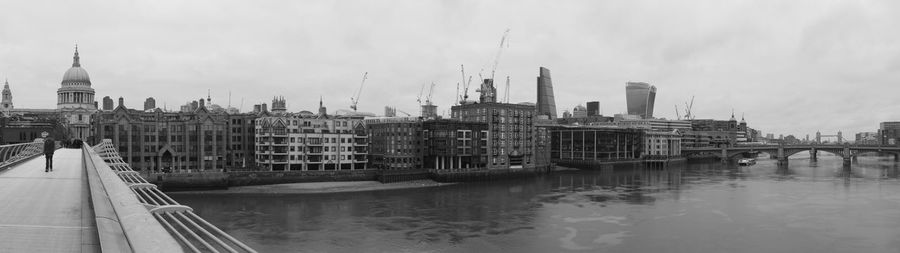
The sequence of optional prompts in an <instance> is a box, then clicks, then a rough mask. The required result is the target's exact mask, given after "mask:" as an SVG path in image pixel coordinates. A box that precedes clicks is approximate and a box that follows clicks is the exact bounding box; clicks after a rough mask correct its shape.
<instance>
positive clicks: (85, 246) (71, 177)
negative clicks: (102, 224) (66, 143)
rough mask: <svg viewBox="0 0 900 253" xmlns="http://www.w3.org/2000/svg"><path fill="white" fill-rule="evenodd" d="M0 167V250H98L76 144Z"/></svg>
mask: <svg viewBox="0 0 900 253" xmlns="http://www.w3.org/2000/svg"><path fill="white" fill-rule="evenodd" d="M44 162H45V160H44V157H43V156H38V157H35V158H32V159H30V160H28V161H25V162H22V163H20V164H17V165H15V166H13V167H11V168H8V169H7V170H5V171H0V214H2V215H0V252H99V251H100V245H99V239H98V238H99V237H98V233H97V226H96V221H95V217H94V209H93V205H92V204H91V200H90V194H91V193H90V190H89V188H88V180H87V175H86V170H85V168H84V166H83V163H82V152H81V150H80V149H59V150H57V151H56V153H55V155H54V156H53V167H54V168H53V171H52V172H44Z"/></svg>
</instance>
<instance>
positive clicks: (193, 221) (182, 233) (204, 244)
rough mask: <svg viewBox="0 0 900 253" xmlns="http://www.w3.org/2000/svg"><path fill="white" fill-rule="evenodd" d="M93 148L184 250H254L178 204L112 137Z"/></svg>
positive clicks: (190, 209) (186, 207)
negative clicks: (125, 156)
mask: <svg viewBox="0 0 900 253" xmlns="http://www.w3.org/2000/svg"><path fill="white" fill-rule="evenodd" d="M93 149H94V151H95V152H96V153H97V154H98V155H99V157H101V158H102V159H103V161H104V162H105V163H106V164H107V165H109V166H107V167H109V169H110V170H111V172H113V173H114V174H115V175H116V176H117V177H118V178H119V180H120V181H121V182H123V183H125V184H126V185H127V186H128V188H129V190H130V191H131V192H132V193H133V194H134V195H135V196H137V199H138V201H140V203H141V204H143V205H144V206H145V208H146V209H147V211H148V212H149V213H150V214H151V215H152V217H153V218H154V219H156V220H157V222H158V223H159V224H161V225H162V227H163V228H165V230H166V231H167V232H168V233H169V234H171V235H172V236H173V238H175V239H176V240H175V241H176V242H178V243H179V244H180V245H181V247H182V249H183V250H186V251H192V252H233V253H238V252H256V250H254V249H252V248H250V247H249V246H247V245H246V244H244V243H242V242H240V241H238V240H237V239H235V238H234V237H232V236H230V235H228V233H225V232H224V231H222V230H221V229H219V228H218V227H216V226H214V225H212V224H211V223H209V222H207V221H206V220H204V219H203V218H201V217H200V216H199V215H197V214H195V213H194V210H193V209H192V208H190V207H188V206H184V205H181V204H180V203H178V202H177V201H175V200H174V199H172V198H171V197H169V196H168V195H166V194H165V193H164V192H162V191H160V190H159V189H158V188H157V187H156V185H154V184H151V183H149V182H148V181H147V180H146V179H144V178H143V177H142V176H141V174H140V172H137V171H134V170H133V169H132V168H131V166H130V165H128V163H126V162H125V161H124V160H123V159H122V157H121V156H119V154H118V152H117V151H116V149H115V146H114V145H113V144H112V141H110V140H109V139H104V140H103V142H102V143H100V144H99V145H97V146H95V147H94V148H93Z"/></svg>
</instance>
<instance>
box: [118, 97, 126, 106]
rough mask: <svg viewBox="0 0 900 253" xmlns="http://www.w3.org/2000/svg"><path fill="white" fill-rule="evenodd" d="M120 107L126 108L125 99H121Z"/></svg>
mask: <svg viewBox="0 0 900 253" xmlns="http://www.w3.org/2000/svg"><path fill="white" fill-rule="evenodd" d="M119 107H125V98H122V97H119Z"/></svg>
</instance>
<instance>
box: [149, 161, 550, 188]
mask: <svg viewBox="0 0 900 253" xmlns="http://www.w3.org/2000/svg"><path fill="white" fill-rule="evenodd" d="M553 167H554V166H552V165H549V166H539V167H535V168H524V169H486V168H471V169H453V170H403V171H379V170H332V171H229V172H190V173H148V174H146V178H147V179H148V181H150V183H153V184H156V185H158V186H159V187H160V189H162V190H165V191H182V190H198V189H228V188H229V187H236V186H252V185H272V184H290V183H313V182H341V181H378V182H381V183H395V182H406V181H414V180H433V181H436V182H441V183H452V182H469V181H493V180H502V179H510V178H522V177H530V176H536V175H541V174H546V173H549V172H551V171H552V168H553Z"/></svg>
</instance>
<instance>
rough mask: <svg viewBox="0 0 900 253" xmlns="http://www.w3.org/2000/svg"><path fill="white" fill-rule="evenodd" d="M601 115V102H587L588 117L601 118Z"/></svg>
mask: <svg viewBox="0 0 900 253" xmlns="http://www.w3.org/2000/svg"><path fill="white" fill-rule="evenodd" d="M599 115H600V101H591V102H587V116H588V117H591V116H599Z"/></svg>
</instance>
